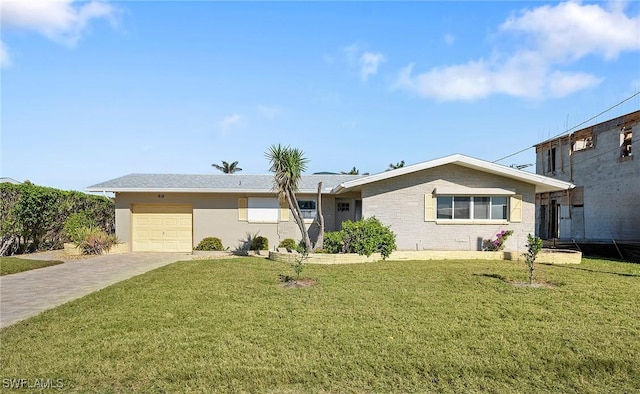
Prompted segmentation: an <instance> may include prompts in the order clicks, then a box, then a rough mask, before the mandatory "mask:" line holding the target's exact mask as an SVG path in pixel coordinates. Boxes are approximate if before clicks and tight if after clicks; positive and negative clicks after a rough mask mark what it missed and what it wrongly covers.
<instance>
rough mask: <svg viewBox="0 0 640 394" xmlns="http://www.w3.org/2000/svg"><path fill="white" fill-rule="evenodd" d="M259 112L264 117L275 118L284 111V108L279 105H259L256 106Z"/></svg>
mask: <svg viewBox="0 0 640 394" xmlns="http://www.w3.org/2000/svg"><path fill="white" fill-rule="evenodd" d="M256 109H257V111H258V113H259V114H260V115H262V117H264V118H267V119H275V118H277V117H278V116H280V114H281V113H282V110H281V109H280V108H278V107H270V106H267V105H258V107H257V108H256Z"/></svg>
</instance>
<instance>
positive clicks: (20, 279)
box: [0, 253, 192, 327]
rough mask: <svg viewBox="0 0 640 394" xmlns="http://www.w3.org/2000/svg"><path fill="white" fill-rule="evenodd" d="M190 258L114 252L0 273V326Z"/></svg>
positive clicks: (181, 255)
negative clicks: (16, 271)
mask: <svg viewBox="0 0 640 394" xmlns="http://www.w3.org/2000/svg"><path fill="white" fill-rule="evenodd" d="M28 257H29V258H31V256H28ZM38 257H40V258H44V257H48V259H49V260H63V261H64V258H63V259H58V258H56V257H55V256H51V255H49V256H47V255H44V256H42V255H40V256H34V258H38ZM191 258H192V256H191V255H189V254H176V253H129V254H114V255H107V256H97V257H91V258H88V259H83V260H71V261H66V262H65V263H64V264H59V265H54V266H51V267H45V268H39V269H35V270H31V271H25V272H20V273H17V274H11V275H5V276H0V327H6V326H9V325H11V324H14V323H16V322H18V321H20V320H24V319H26V318H28V317H31V316H35V315H37V314H39V313H41V312H43V311H45V310H47V309H51V308H54V307H56V306H58V305H61V304H64V303H66V302H69V301H71V300H74V299H76V298H80V297H83V296H85V295H87V294H89V293H92V292H94V291H97V290H100V289H102V288H105V287H107V286H109V285H112V284H114V283H117V282H120V281H122V280H125V279H128V278H131V277H132V276H136V275H140V274H143V273H145V272H147V271H150V270H152V269H155V268H158V267H162V266H164V265H167V264H170V263H173V262H174V261H179V260H191Z"/></svg>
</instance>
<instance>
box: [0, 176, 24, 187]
mask: <svg viewBox="0 0 640 394" xmlns="http://www.w3.org/2000/svg"><path fill="white" fill-rule="evenodd" d="M0 183H12V184H14V185H19V184H21V183H22V182H18V181H16V180H15V179H13V178H9V177H2V178H0Z"/></svg>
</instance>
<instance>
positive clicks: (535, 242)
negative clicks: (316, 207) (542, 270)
mask: <svg viewBox="0 0 640 394" xmlns="http://www.w3.org/2000/svg"><path fill="white" fill-rule="evenodd" d="M540 250H542V240H541V239H540V238H538V237H534V236H532V235H531V234H527V253H524V254H523V256H524V262H525V264H526V265H527V270H528V271H529V284H532V283H533V269H534V264H535V262H536V257H538V253H539V252H540Z"/></svg>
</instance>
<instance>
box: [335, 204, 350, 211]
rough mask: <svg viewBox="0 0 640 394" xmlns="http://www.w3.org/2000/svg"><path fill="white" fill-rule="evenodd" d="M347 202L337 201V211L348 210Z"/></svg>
mask: <svg viewBox="0 0 640 394" xmlns="http://www.w3.org/2000/svg"><path fill="white" fill-rule="evenodd" d="M350 205H351V204H349V203H348V202H339V203H338V206H337V210H338V212H349V206H350Z"/></svg>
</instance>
